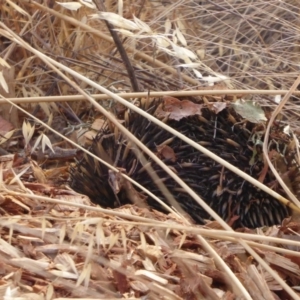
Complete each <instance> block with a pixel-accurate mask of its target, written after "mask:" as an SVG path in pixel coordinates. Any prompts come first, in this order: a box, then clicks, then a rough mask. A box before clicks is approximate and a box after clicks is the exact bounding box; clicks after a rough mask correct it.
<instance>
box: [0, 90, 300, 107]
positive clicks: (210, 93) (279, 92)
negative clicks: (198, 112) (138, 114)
mask: <svg viewBox="0 0 300 300" xmlns="http://www.w3.org/2000/svg"><path fill="white" fill-rule="evenodd" d="M288 91H289V90H189V91H155V92H153V91H150V92H140V93H116V94H115V95H116V96H119V97H122V98H124V99H130V98H143V97H148V96H149V97H162V96H172V97H184V96H186V97H188V96H205V95H208V96H219V95H221V96H222V95H233V96H234V95H238V96H241V95H243V96H246V95H268V96H276V95H285V94H286V93H287V92H288ZM292 94H293V95H300V91H294V92H293V93H292ZM91 97H93V98H94V99H95V100H107V99H111V98H112V97H111V96H110V95H107V94H91ZM7 99H8V100H10V101H12V102H14V103H17V104H22V103H39V102H61V101H68V102H72V101H80V100H86V98H85V97H84V96H82V95H70V96H51V97H44V96H43V97H23V98H7ZM3 103H6V102H5V100H0V104H3Z"/></svg>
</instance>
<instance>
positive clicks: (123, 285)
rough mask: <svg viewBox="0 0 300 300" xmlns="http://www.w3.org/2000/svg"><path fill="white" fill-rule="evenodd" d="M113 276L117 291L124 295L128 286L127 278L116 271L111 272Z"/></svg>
mask: <svg viewBox="0 0 300 300" xmlns="http://www.w3.org/2000/svg"><path fill="white" fill-rule="evenodd" d="M113 276H114V279H115V281H116V285H117V289H118V291H119V292H120V293H121V294H124V293H126V292H128V290H129V284H128V281H127V277H126V276H125V275H124V274H122V273H119V272H118V271H116V270H113Z"/></svg>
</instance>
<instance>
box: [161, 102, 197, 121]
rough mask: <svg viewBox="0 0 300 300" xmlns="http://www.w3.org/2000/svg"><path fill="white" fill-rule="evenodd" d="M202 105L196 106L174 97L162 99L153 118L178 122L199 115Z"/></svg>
mask: <svg viewBox="0 0 300 300" xmlns="http://www.w3.org/2000/svg"><path fill="white" fill-rule="evenodd" d="M202 107H203V105H202V104H196V103H193V102H191V101H189V100H179V99H177V98H174V97H164V98H163V102H162V104H160V105H159V107H158V108H157V110H156V112H155V116H156V117H157V118H159V119H163V118H165V117H168V118H169V119H172V120H176V121H179V120H181V119H182V118H186V117H189V116H194V115H199V116H200V115H201V114H202V112H201V109H202Z"/></svg>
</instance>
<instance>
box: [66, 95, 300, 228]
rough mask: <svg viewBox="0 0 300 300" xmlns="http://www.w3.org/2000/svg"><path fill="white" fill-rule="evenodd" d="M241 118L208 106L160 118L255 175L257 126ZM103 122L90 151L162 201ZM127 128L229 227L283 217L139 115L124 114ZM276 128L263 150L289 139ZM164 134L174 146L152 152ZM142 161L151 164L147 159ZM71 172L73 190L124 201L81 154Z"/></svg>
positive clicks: (268, 201) (104, 201)
mask: <svg viewBox="0 0 300 300" xmlns="http://www.w3.org/2000/svg"><path fill="white" fill-rule="evenodd" d="M160 104H161V101H153V102H151V105H149V104H148V105H146V106H145V107H142V108H144V109H147V111H148V112H149V113H150V114H155V111H156V110H157V108H158V106H159V105H160ZM240 121H241V117H239V116H238V115H237V114H236V113H235V112H234V111H233V110H232V109H230V108H226V109H224V110H222V111H221V112H220V113H218V114H215V113H214V112H212V111H211V110H210V109H208V108H203V109H202V115H201V116H189V117H186V118H183V119H181V120H179V121H175V120H170V119H169V120H167V121H166V122H167V124H168V125H169V126H171V127H173V128H174V129H176V130H177V131H179V132H181V133H183V134H184V135H186V136H188V137H189V138H191V139H192V140H194V141H196V142H197V143H200V144H201V145H203V146H205V147H206V148H207V149H209V150H210V151H212V152H214V153H215V154H217V155H219V156H220V157H222V158H223V159H225V160H226V161H228V162H229V163H231V164H233V165H235V166H237V167H239V168H240V169H241V170H243V171H244V172H246V173H248V174H250V175H251V176H252V177H254V178H256V179H258V177H259V175H260V174H261V172H262V170H263V167H264V163H263V160H262V156H261V153H259V152H260V150H261V149H259V147H256V146H255V145H254V144H253V142H252V139H253V137H254V135H253V133H254V132H255V130H257V128H256V129H255V125H254V124H252V123H250V122H240ZM110 125H111V124H109V123H107V124H106V126H105V127H104V128H103V129H102V130H101V131H100V132H99V134H98V135H97V137H96V139H95V140H94V142H93V144H92V146H91V149H90V151H91V152H92V153H94V154H96V155H97V156H99V157H100V158H102V159H104V160H105V161H107V162H110V163H112V164H114V166H115V167H117V168H119V169H120V170H123V172H126V173H127V174H129V175H130V177H131V178H132V179H134V180H136V181H137V182H138V183H140V184H141V185H142V186H144V187H146V188H147V189H149V190H150V191H151V192H152V193H154V194H156V195H157V196H158V197H160V198H161V199H162V200H163V201H166V200H165V199H164V197H163V196H162V193H161V192H160V190H159V189H158V188H157V185H156V184H155V183H154V182H152V180H151V177H150V176H149V174H148V173H147V171H146V170H145V169H144V168H143V167H142V165H141V163H140V162H139V161H138V159H137V158H136V155H135V154H134V153H133V151H132V150H131V148H130V144H128V141H127V139H126V138H124V137H123V136H122V135H121V134H119V135H118V136H116V135H115V134H114V132H113V128H112V126H110ZM126 127H127V129H128V130H130V132H131V133H133V134H134V135H135V136H136V137H137V138H138V139H139V140H141V141H142V142H143V143H144V144H145V145H146V146H147V147H148V148H149V149H150V150H151V151H152V152H154V153H156V154H157V155H160V158H161V159H162V160H163V161H164V162H165V163H166V164H167V165H168V166H169V167H170V168H171V169H172V170H174V171H175V172H176V173H177V175H178V176H179V177H180V178H181V179H183V180H184V181H185V182H186V183H187V184H188V185H189V186H190V187H191V188H192V189H193V190H194V191H195V192H196V193H198V194H199V195H200V196H201V197H202V198H203V199H204V200H205V201H206V202H207V203H208V204H209V205H210V206H211V207H212V208H213V209H214V210H215V211H216V212H217V213H218V214H219V215H220V216H221V217H222V218H223V219H224V220H225V221H227V222H230V223H231V224H232V223H233V227H235V228H236V227H249V228H255V227H262V226H265V225H267V226H270V225H274V224H280V223H281V222H282V220H283V219H284V218H286V217H287V216H288V215H289V211H288V209H287V208H286V207H285V206H284V205H282V204H281V203H279V202H278V201H277V200H275V199H273V198H272V197H271V196H269V195H268V194H266V193H265V192H263V191H261V190H259V189H258V188H256V187H254V186H253V185H251V184H250V183H249V182H247V181H245V180H243V179H242V178H240V177H239V176H237V175H236V174H234V173H233V172H231V171H229V170H228V169H226V168H224V167H223V166H221V165H220V164H218V163H216V162H215V161H214V160H212V159H210V158H208V157H207V156H205V155H204V154H202V153H201V152H198V151H197V150H195V149H194V148H193V147H191V146H189V145H187V144H185V143H184V142H183V141H181V140H180V139H179V138H177V137H174V136H172V135H171V134H170V133H168V132H166V131H164V130H163V129H161V127H159V126H157V125H156V124H153V123H152V122H150V121H148V120H147V119H145V118H144V117H142V116H140V115H138V114H136V113H132V112H131V113H129V120H128V124H126ZM276 130H277V129H276V128H274V130H273V134H272V138H273V139H274V140H273V142H271V143H270V146H269V150H270V151H273V152H274V153H277V154H278V155H279V152H280V151H283V149H284V148H285V146H286V145H287V143H288V142H287V141H286V140H282V139H281V138H280V134H277V133H276ZM278 131H279V130H278ZM281 135H282V134H281ZM166 140H168V144H167V145H168V147H170V148H169V149H172V152H174V155H172V157H169V158H167V157H168V156H166V155H161V153H159V150H158V148H159V147H158V146H159V145H162V144H163V143H164V142H165V141H166ZM279 156H280V155H279ZM280 157H281V156H280ZM283 161H284V164H286V166H287V169H288V168H290V165H289V163H288V162H287V161H286V160H284V159H283ZM149 162H151V160H150V159H149ZM152 167H153V169H154V170H155V172H156V173H157V175H158V176H159V178H160V179H161V180H162V181H163V183H164V184H165V185H166V187H167V188H168V189H169V191H170V192H171V193H172V194H173V195H174V197H175V198H176V200H177V201H178V203H179V204H180V206H181V207H182V208H183V209H184V211H186V212H187V213H188V214H189V215H190V216H191V217H192V218H193V219H194V220H195V222H197V223H200V224H203V223H204V220H205V219H209V218H210V216H209V215H208V214H207V213H206V212H205V211H204V210H203V209H202V208H201V207H200V206H199V205H198V204H197V203H196V202H195V200H194V199H192V198H191V197H190V196H189V195H188V194H187V193H186V192H185V191H184V190H183V189H182V188H181V187H180V186H178V184H176V183H175V182H174V181H173V179H171V178H170V177H169V176H168V175H167V174H166V173H165V172H164V171H163V170H161V168H160V167H158V166H157V165H156V164H155V163H153V162H152ZM295 172H298V170H295V169H293V175H291V172H290V173H289V172H288V171H287V172H286V174H285V176H287V177H288V176H294V175H295ZM297 174H298V173H297ZM71 178H72V184H71V186H72V187H73V188H74V189H75V190H77V191H78V192H81V193H83V194H86V195H88V196H89V197H90V198H91V199H92V200H93V201H94V202H96V203H99V204H100V205H101V206H103V207H115V206H117V205H123V204H127V203H129V199H128V197H127V196H126V192H124V191H122V189H121V190H120V191H119V192H118V194H117V195H115V192H114V191H113V188H112V186H111V184H110V183H109V170H108V168H107V167H106V166H104V165H103V164H101V163H99V162H98V161H95V160H94V159H93V158H91V157H88V156H84V158H83V159H82V160H81V161H80V162H79V163H78V164H77V166H76V167H75V168H73V169H72V170H71ZM264 183H265V184H267V185H269V186H271V187H272V188H274V189H275V188H278V184H276V181H275V180H274V177H273V176H272V174H270V173H268V172H267V174H266V175H265V178H264ZM116 199H117V201H116ZM147 202H148V204H149V205H150V206H151V207H153V208H156V209H158V210H162V208H161V206H160V205H159V204H158V203H157V202H156V201H155V200H153V199H151V198H150V197H148V198H147Z"/></svg>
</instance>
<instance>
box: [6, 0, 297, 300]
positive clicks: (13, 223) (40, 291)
mask: <svg viewBox="0 0 300 300" xmlns="http://www.w3.org/2000/svg"><path fill="white" fill-rule="evenodd" d="M63 2H66V1H63ZM95 2H96V3H98V2H97V1H95ZM197 2H201V3H197ZM120 3H121V1H118V3H117V4H120ZM216 3H217V4H216ZM0 4H1V12H0V18H1V23H0V26H1V29H0V30H1V31H0V41H1V44H0V51H1V58H2V59H3V61H5V62H6V63H8V64H9V65H10V66H11V69H10V71H9V72H8V73H6V72H7V69H6V68H5V67H4V66H3V67H1V68H2V70H3V74H4V78H5V80H6V82H7V83H8V86H9V91H5V86H4V83H3V82H4V80H3V79H1V78H0V81H1V83H2V88H1V89H2V90H1V91H0V92H1V95H2V96H3V97H4V98H5V97H6V98H18V99H19V100H20V102H21V100H22V99H25V98H26V97H29V98H32V99H33V100H34V101H32V102H30V101H28V100H27V102H26V103H22V104H20V107H21V108H22V109H23V111H21V112H17V110H14V111H12V112H11V110H10V109H11V107H10V105H7V106H4V105H2V104H1V105H2V107H1V109H2V114H4V113H5V114H10V115H9V116H10V117H9V118H8V119H9V121H10V122H11V123H13V124H14V125H15V128H16V129H18V128H21V123H22V121H23V118H24V117H25V115H26V113H29V114H31V115H32V118H33V116H35V117H37V118H38V119H40V120H44V121H45V122H46V123H48V124H49V125H50V126H51V127H53V128H55V127H56V130H57V131H58V132H60V133H62V134H64V133H65V132H66V131H67V130H66V129H68V130H69V128H67V126H68V124H66V121H65V120H64V118H63V117H61V116H62V115H68V116H69V117H70V116H71V117H72V118H74V119H75V120H76V118H78V117H77V116H78V115H80V114H83V113H86V112H87V111H88V112H89V115H88V117H85V119H84V120H85V122H86V123H88V122H90V121H91V120H92V119H94V118H95V117H96V115H97V112H96V111H95V110H94V109H93V107H97V104H96V103H95V102H93V97H90V95H91V94H97V93H99V91H100V92H102V93H105V94H108V95H109V97H111V98H110V99H114V101H119V100H120V99H119V98H118V97H116V96H114V95H113V94H110V92H111V93H115V92H132V91H133V88H132V87H131V81H130V80H129V78H128V74H127V71H126V70H125V68H124V65H123V62H122V59H121V58H120V56H119V54H118V51H117V50H116V48H115V45H114V43H113V41H112V38H111V35H110V33H109V31H108V30H107V28H106V26H105V23H104V22H103V21H100V20H90V19H89V15H91V14H93V13H95V11H94V10H93V9H90V8H87V7H82V8H80V9H79V10H78V11H69V10H67V9H64V8H63V7H62V6H59V5H58V4H56V3H55V2H54V1H47V3H46V4H39V3H38V1H37V2H35V1H29V2H25V1H15V2H12V1H8V0H6V1H5V0H2V1H0ZM105 5H106V9H107V11H110V12H117V5H116V3H115V2H113V1H106V2H105ZM299 8H300V6H299V4H298V2H297V1H296V0H295V1H292V0H291V1H287V0H285V1H279V0H278V1H276V0H272V1H268V2H266V1H263V0H261V1H260V0H256V1H252V2H251V4H248V5H246V4H245V1H238V0H236V1H177V2H173V1H171V2H167V1H165V2H164V1H157V2H155V1H148V0H145V1H134V2H132V1H124V3H123V17H125V18H127V19H130V20H132V16H133V14H134V15H136V16H137V17H138V18H139V19H140V20H142V21H144V22H146V23H147V24H148V25H149V26H150V28H151V34H150V33H148V35H147V36H145V34H144V33H141V32H134V35H135V37H134V38H132V37H129V38H128V37H124V36H122V35H119V37H120V39H121V41H122V44H123V47H124V50H125V52H126V53H127V54H128V56H129V59H130V62H131V64H132V67H133V68H134V74H135V76H136V79H137V81H138V83H139V89H140V90H141V91H147V90H151V91H160V90H162V91H172V90H173V91H176V90H187V91H188V90H197V89H199V90H200V91H199V92H201V89H203V88H204V87H205V88H207V85H208V83H209V82H210V81H209V80H210V79H207V76H214V77H216V76H219V75H218V74H221V75H225V76H226V77H227V80H226V81H225V83H219V84H217V85H215V86H211V87H210V88H211V90H212V91H211V93H210V96H211V95H213V90H215V89H220V90H222V89H223V90H224V89H228V88H230V87H234V88H238V89H247V90H249V89H262V88H268V89H276V88H278V89H290V87H291V86H292V84H293V83H294V81H295V79H296V77H297V75H298V71H299V70H298V62H299V57H300V55H299V53H298V52H299V51H298V50H299V47H298V44H299V41H298V40H299V28H298V27H299V24H298V22H299V21H298V19H299ZM168 20H169V21H168ZM168 24H171V29H168V32H167V33H168V34H169V36H168V38H170V40H171V41H173V42H174V43H175V44H176V45H177V46H180V47H182V48H184V49H188V50H190V51H192V52H193V53H195V54H197V55H198V56H197V58H195V59H192V61H191V62H193V63H197V67H193V68H194V69H193V68H191V67H190V68H186V67H183V66H178V65H180V64H182V63H183V60H184V62H185V63H187V61H188V60H187V59H186V60H185V57H183V56H180V57H179V56H178V54H176V53H175V55H174V53H173V54H172V53H169V52H166V51H165V50H163V49H159V44H158V43H157V41H158V40H157V36H163V35H164V34H165V33H166V29H167V28H168V26H169V25H168ZM176 28H177V30H178V31H179V33H178V32H177V35H176ZM143 35H144V36H143ZM181 35H182V36H183V37H184V38H182V37H181ZM176 39H177V41H176ZM155 41H156V42H155ZM185 42H186V45H183V44H184V43H185ZM169 50H170V48H169ZM173 50H174V49H173ZM175 52H176V51H175ZM3 61H2V60H1V61H0V62H1V65H4V62H3ZM196 69H197V71H198V72H201V73H202V75H203V77H204V78H202V79H199V78H197V76H196V75H197V73H196V72H195V70H196ZM205 78H206V79H205ZM295 88H296V87H293V90H295ZM293 90H291V92H293ZM246 93H247V92H245V94H246ZM78 94H79V95H81V96H82V97H83V98H81V99H77V100H76V101H74V102H72V103H70V104H66V103H65V102H52V103H49V102H47V104H46V103H37V100H36V98H37V97H46V96H62V95H64V96H72V95H78ZM270 94H271V93H270ZM270 94H269V95H267V96H264V97H261V96H260V95H256V96H255V97H254V98H255V99H256V100H258V101H260V103H261V104H263V105H265V106H268V107H271V108H274V107H276V105H275V104H274V103H272V104H270V103H271V102H270V100H273V96H271V95H270ZM223 96H224V95H223ZM198 97H199V98H200V96H198ZM218 97H219V98H218ZM212 98H213V99H214V100H219V99H220V96H215V97H209V96H205V97H202V98H201V99H204V100H207V99H209V100H211V99H212ZM39 99H44V98H39ZM59 99H60V98H58V100H59ZM82 99H86V100H90V102H87V101H84V100H82ZM110 99H106V100H101V104H102V105H103V107H105V108H110V107H111V105H112V106H113V107H116V104H115V102H113V100H110ZM297 104H298V99H297V98H294V99H293V102H291V103H290V104H288V105H286V106H285V107H284V108H281V113H283V115H284V116H285V117H286V119H285V122H290V123H291V126H292V127H298V123H297V122H296V121H297V120H298V116H299V109H298V106H297ZM87 107H88V109H87ZM98 109H99V110H100V111H101V110H102V108H101V107H98ZM102 112H103V114H105V110H103V111H102ZM59 122H61V123H60V124H58V123H59ZM83 125H84V124H81V127H83ZM74 128H75V127H74V126H73V128H72V129H73V130H74ZM38 130H40V131H43V129H42V127H41V128H39V129H38ZM68 132H69V131H68ZM74 132H75V133H78V132H77V131H76V128H75V131H74ZM44 133H45V134H47V136H49V138H50V140H51V142H52V144H53V145H55V146H57V145H63V146H64V147H67V146H68V147H70V144H63V142H61V140H57V138H56V137H55V136H54V135H53V134H52V133H50V131H48V132H47V131H44ZM69 137H70V136H69ZM34 139H36V136H35V137H34ZM23 140H24V139H23V137H22V135H21V134H20V131H19V132H18V131H16V132H15V133H14V136H13V137H12V138H11V140H10V141H11V143H10V144H9V146H7V147H8V149H9V151H10V152H13V153H18V156H19V157H17V156H16V155H7V156H5V157H2V158H1V165H0V166H1V182H0V184H1V185H0V187H1V188H0V200H1V217H0V230H1V239H0V257H1V259H0V263H1V270H2V271H1V272H2V273H1V276H2V279H1V284H0V287H1V288H0V293H1V296H2V297H3V299H72V298H76V299H77V298H80V299H122V298H124V299H140V298H141V297H143V296H144V295H147V297H148V298H149V299H203V298H205V299H234V298H239V297H240V298H243V299H251V298H252V299H278V297H279V298H280V299H299V298H300V297H299V295H298V293H297V291H298V286H299V274H300V273H299V272H300V271H299V258H298V257H299V252H298V250H299V248H298V247H299V246H300V244H299V242H298V240H299V238H298V236H299V232H300V228H299V223H298V222H294V223H293V222H292V223H288V222H285V224H283V226H281V227H280V228H279V227H276V226H274V227H272V228H267V229H264V230H262V229H257V230H255V231H251V232H250V231H248V230H246V229H245V232H243V233H242V232H240V233H235V232H233V231H231V230H230V228H229V226H228V225H227V224H224V222H223V223H222V221H221V220H220V224H221V225H222V226H223V228H226V230H227V231H223V230H221V225H220V224H218V223H217V222H211V223H208V224H206V226H194V225H190V224H188V223H187V222H186V221H185V220H184V218H182V217H180V215H177V216H176V215H175V214H170V215H164V214H162V213H159V212H156V211H154V212H153V211H149V210H148V209H146V208H143V209H142V208H138V207H135V206H126V207H122V208H119V209H116V210H105V209H101V208H99V207H95V206H94V205H93V204H91V203H89V201H88V200H87V199H85V198H84V197H82V196H80V195H78V194H76V193H74V192H73V191H70V190H69V189H67V188H66V187H65V186H64V185H59V182H60V181H66V178H67V175H68V174H67V172H66V169H67V167H68V165H66V164H65V162H64V164H62V163H61V162H59V161H58V163H55V161H54V164H47V161H46V163H45V160H46V159H45V157H44V158H42V161H39V163H40V166H43V168H44V169H41V167H40V166H39V165H38V164H36V165H33V162H31V163H30V162H28V161H27V160H26V154H27V153H26V151H30V149H29V147H27V146H26V145H25V146H26V147H21V145H19V144H18V142H19V143H23ZM71 140H72V141H73V143H74V144H76V143H77V142H78V138H75V137H74V136H73V135H71ZM33 141H34V140H33ZM72 141H71V142H72ZM71 142H70V143H71ZM66 145H67V146H66ZM23 146H24V145H23ZM31 146H33V145H31ZM22 148H25V153H24V152H23V151H22ZM56 149H57V148H56ZM57 164H59V165H62V166H61V167H62V169H59V172H58V169H57V167H58V166H57ZM57 174H59V176H58V175H57ZM250 233H252V235H249V234H250ZM291 287H293V288H291ZM17 297H21V298H17Z"/></svg>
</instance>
